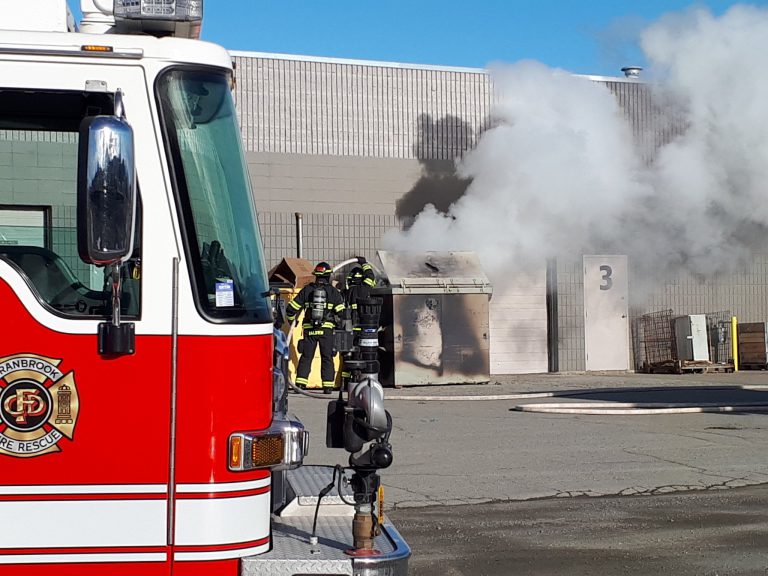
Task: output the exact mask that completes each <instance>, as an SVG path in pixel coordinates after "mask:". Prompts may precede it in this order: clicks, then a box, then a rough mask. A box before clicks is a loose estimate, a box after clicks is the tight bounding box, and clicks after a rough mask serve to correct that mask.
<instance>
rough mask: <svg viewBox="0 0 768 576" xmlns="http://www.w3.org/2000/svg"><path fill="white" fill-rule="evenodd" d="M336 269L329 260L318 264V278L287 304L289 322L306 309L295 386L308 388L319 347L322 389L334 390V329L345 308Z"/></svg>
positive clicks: (327, 392)
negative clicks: (334, 275) (333, 279)
mask: <svg viewBox="0 0 768 576" xmlns="http://www.w3.org/2000/svg"><path fill="white" fill-rule="evenodd" d="M332 272H333V269H332V268H331V267H330V265H328V264H327V263H326V262H320V263H318V264H317V266H315V268H314V270H313V271H312V274H313V275H314V276H315V281H314V282H311V283H309V284H307V285H306V286H304V288H302V289H301V291H300V292H299V293H298V294H297V295H296V298H294V299H293V300H291V302H290V303H289V304H288V307H287V313H286V317H287V318H288V321H289V322H293V320H294V319H295V318H296V317H297V316H298V315H300V314H301V312H302V311H303V312H304V319H303V321H302V325H301V326H302V328H303V330H304V338H303V339H302V341H301V342H299V352H300V354H301V356H300V357H299V365H298V366H297V368H296V385H297V386H299V387H300V388H307V386H308V385H309V373H310V370H311V368H312V359H313V358H314V357H315V350H316V349H317V348H318V346H319V347H320V377H321V379H322V383H323V392H325V393H326V394H330V393H331V392H333V387H334V382H335V380H336V371H335V369H334V366H333V357H334V355H335V353H334V350H333V329H334V328H336V326H337V322H338V320H337V318H338V316H339V314H341V312H342V311H343V310H344V298H343V297H342V295H341V292H339V291H338V290H337V289H336V288H335V287H334V286H332V285H331V273H332Z"/></svg>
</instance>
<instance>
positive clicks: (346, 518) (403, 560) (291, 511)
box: [240, 466, 411, 576]
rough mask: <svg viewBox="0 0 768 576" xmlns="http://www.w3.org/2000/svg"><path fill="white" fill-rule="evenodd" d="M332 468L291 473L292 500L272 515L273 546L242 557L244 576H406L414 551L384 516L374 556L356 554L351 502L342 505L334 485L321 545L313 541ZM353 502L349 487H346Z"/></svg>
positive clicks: (324, 512) (319, 535)
mask: <svg viewBox="0 0 768 576" xmlns="http://www.w3.org/2000/svg"><path fill="white" fill-rule="evenodd" d="M332 475H333V468H332V467H329V466H328V467H325V466H323V467H315V466H302V467H301V468H298V469H296V470H291V471H290V472H289V473H288V475H287V479H288V493H289V502H288V504H287V505H286V506H285V507H284V508H283V510H281V511H280V512H279V514H273V516H272V549H271V550H270V551H269V552H267V553H265V554H260V555H258V556H249V557H247V558H243V559H242V560H241V568H240V574H241V576H266V575H269V576H294V575H297V574H301V575H311V574H323V575H336V574H348V575H350V576H378V575H385V574H386V575H387V576H405V575H406V574H407V572H408V559H409V558H410V555H411V550H410V548H409V547H408V544H406V542H405V541H404V540H403V539H402V537H401V536H400V534H399V533H398V531H397V530H396V529H395V527H394V526H393V525H392V523H391V522H389V520H387V519H386V518H385V520H384V523H383V524H382V526H381V534H379V536H377V537H376V538H375V540H374V547H375V549H376V550H377V551H378V552H379V554H378V555H376V556H371V557H366V558H358V557H355V558H353V557H352V556H350V555H348V554H346V551H347V550H349V549H350V548H352V515H353V514H354V509H353V507H352V506H349V505H347V504H344V503H343V501H342V500H341V498H340V497H339V494H338V492H337V491H336V489H334V490H333V491H332V492H331V493H329V494H328V495H327V496H325V497H324V498H323V501H322V503H321V505H320V514H319V516H318V519H317V532H316V534H315V535H316V536H317V544H311V543H310V537H311V536H312V523H313V521H314V513H315V508H316V506H317V495H318V493H319V492H320V490H322V489H323V488H325V487H326V486H327V485H328V484H329V483H330V481H331V478H332ZM342 491H343V492H344V496H345V499H346V500H347V501H350V502H351V501H352V493H351V492H349V488H348V487H346V486H342Z"/></svg>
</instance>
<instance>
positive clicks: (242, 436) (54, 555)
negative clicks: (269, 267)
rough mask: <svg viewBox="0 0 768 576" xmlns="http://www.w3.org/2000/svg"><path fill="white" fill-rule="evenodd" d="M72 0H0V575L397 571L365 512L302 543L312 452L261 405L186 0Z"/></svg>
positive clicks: (216, 123) (253, 293)
mask: <svg viewBox="0 0 768 576" xmlns="http://www.w3.org/2000/svg"><path fill="white" fill-rule="evenodd" d="M81 6H82V12H83V21H82V22H81V23H80V25H79V29H76V25H75V22H74V19H73V18H72V16H71V14H70V12H69V10H68V9H67V5H66V2H65V0H37V1H35V2H28V1H25V0H0V310H1V311H2V318H3V321H2V336H0V470H1V471H2V474H0V575H1V576H6V575H8V576H11V575H13V576H31V575H40V574H48V573H56V574H58V575H60V576H88V575H96V574H98V575H109V574H120V575H132V574H136V575H142V576H152V575H170V574H175V575H178V576H183V575H192V574H194V575H202V576H205V575H209V574H210V575H213V574H215V575H221V576H228V575H229V576H236V575H240V574H309V573H323V574H328V573H334V574H365V575H371V576H372V575H376V574H392V575H395V574H405V572H406V570H407V559H408V556H409V555H410V551H409V550H408V547H407V545H406V544H405V542H403V541H402V539H401V538H400V537H399V535H398V534H397V531H396V530H395V529H394V527H392V526H391V524H389V522H388V521H385V522H384V523H383V530H382V531H381V534H380V535H379V536H377V546H376V547H377V550H376V553H371V554H366V555H349V554H345V547H348V544H346V540H345V538H346V535H345V536H343V537H339V536H338V534H339V533H340V532H342V533H343V532H344V531H345V530H346V531H347V532H349V531H350V529H349V528H348V526H349V524H350V523H351V516H350V515H349V514H347V513H346V512H341V513H339V515H336V516H330V517H323V518H321V520H320V521H319V522H317V521H315V527H314V529H313V535H314V536H315V538H308V537H307V536H308V535H309V533H310V532H309V530H310V528H311V527H312V522H311V521H310V522H309V526H308V525H307V517H309V519H310V520H311V513H308V512H306V510H308V509H309V510H311V511H312V512H314V509H315V503H316V502H317V500H318V495H317V490H316V486H319V487H320V488H322V487H323V486H324V485H325V484H326V483H327V480H326V478H330V477H331V469H330V468H329V469H328V470H321V469H319V470H314V469H306V468H300V466H301V464H302V461H303V458H304V455H305V453H306V451H307V447H308V436H307V433H306V431H305V430H304V427H303V426H302V425H301V423H300V422H298V420H296V419H295V418H292V417H290V416H289V415H288V414H287V413H286V412H285V407H284V406H281V405H280V403H279V402H278V401H277V400H278V399H279V398H280V397H284V393H283V389H282V386H283V380H282V372H281V371H280V370H279V369H278V368H276V367H275V365H274V362H273V358H274V355H275V349H274V340H273V329H274V327H273V311H272V303H271V300H270V293H269V285H268V283H267V276H266V271H265V265H264V259H263V250H262V246H261V239H260V234H259V229H258V221H257V217H256V208H255V206H254V202H253V195H252V194H251V190H250V181H249V178H248V174H247V168H246V164H245V162H244V155H243V150H242V145H241V139H240V134H239V129H238V123H237V118H236V112H235V105H234V101H233V98H232V93H231V87H232V82H233V70H232V64H231V59H230V57H229V55H228V53H227V52H226V50H224V49H223V48H221V47H218V46H215V45H212V44H209V43H205V42H201V41H200V40H197V39H195V37H196V36H197V33H198V31H199V27H200V21H201V19H202V0H175V1H169V0H140V1H139V0H114V2H113V1H112V0H83V2H82V4H81ZM180 35H181V36H186V37H179V36H180ZM318 474H319V476H318ZM323 475H324V476H323ZM339 489H341V487H340V488H339ZM302 498H303V500H302ZM313 498H314V499H313ZM334 498H336V500H334ZM330 499H331V501H332V502H337V503H336V504H333V505H332V506H330V508H336V509H341V508H343V509H347V508H348V506H346V505H345V504H343V503H342V502H341V501H339V500H344V494H336V495H335V496H334V495H333V494H331V498H330ZM290 510H293V511H294V512H290ZM275 511H277V512H279V514H275V513H273V512H275ZM292 514H293V515H295V516H296V519H293V517H292ZM318 526H319V527H318ZM340 527H341V528H340ZM345 527H346V528H345ZM324 531H325V532H324ZM318 541H319V543H318ZM289 545H290V546H289Z"/></svg>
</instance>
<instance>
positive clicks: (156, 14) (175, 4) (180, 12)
mask: <svg viewBox="0 0 768 576" xmlns="http://www.w3.org/2000/svg"><path fill="white" fill-rule="evenodd" d="M114 2H115V8H114V10H115V12H114V14H115V18H116V19H131V20H172V21H174V22H199V21H201V20H202V19H203V0H114Z"/></svg>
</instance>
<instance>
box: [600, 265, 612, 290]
mask: <svg viewBox="0 0 768 576" xmlns="http://www.w3.org/2000/svg"><path fill="white" fill-rule="evenodd" d="M600 272H602V273H603V277H602V278H601V280H602V281H603V282H605V284H600V290H610V289H611V287H612V286H613V278H611V274H613V269H612V268H611V267H610V266H607V265H605V264H603V265H602V266H600Z"/></svg>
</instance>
